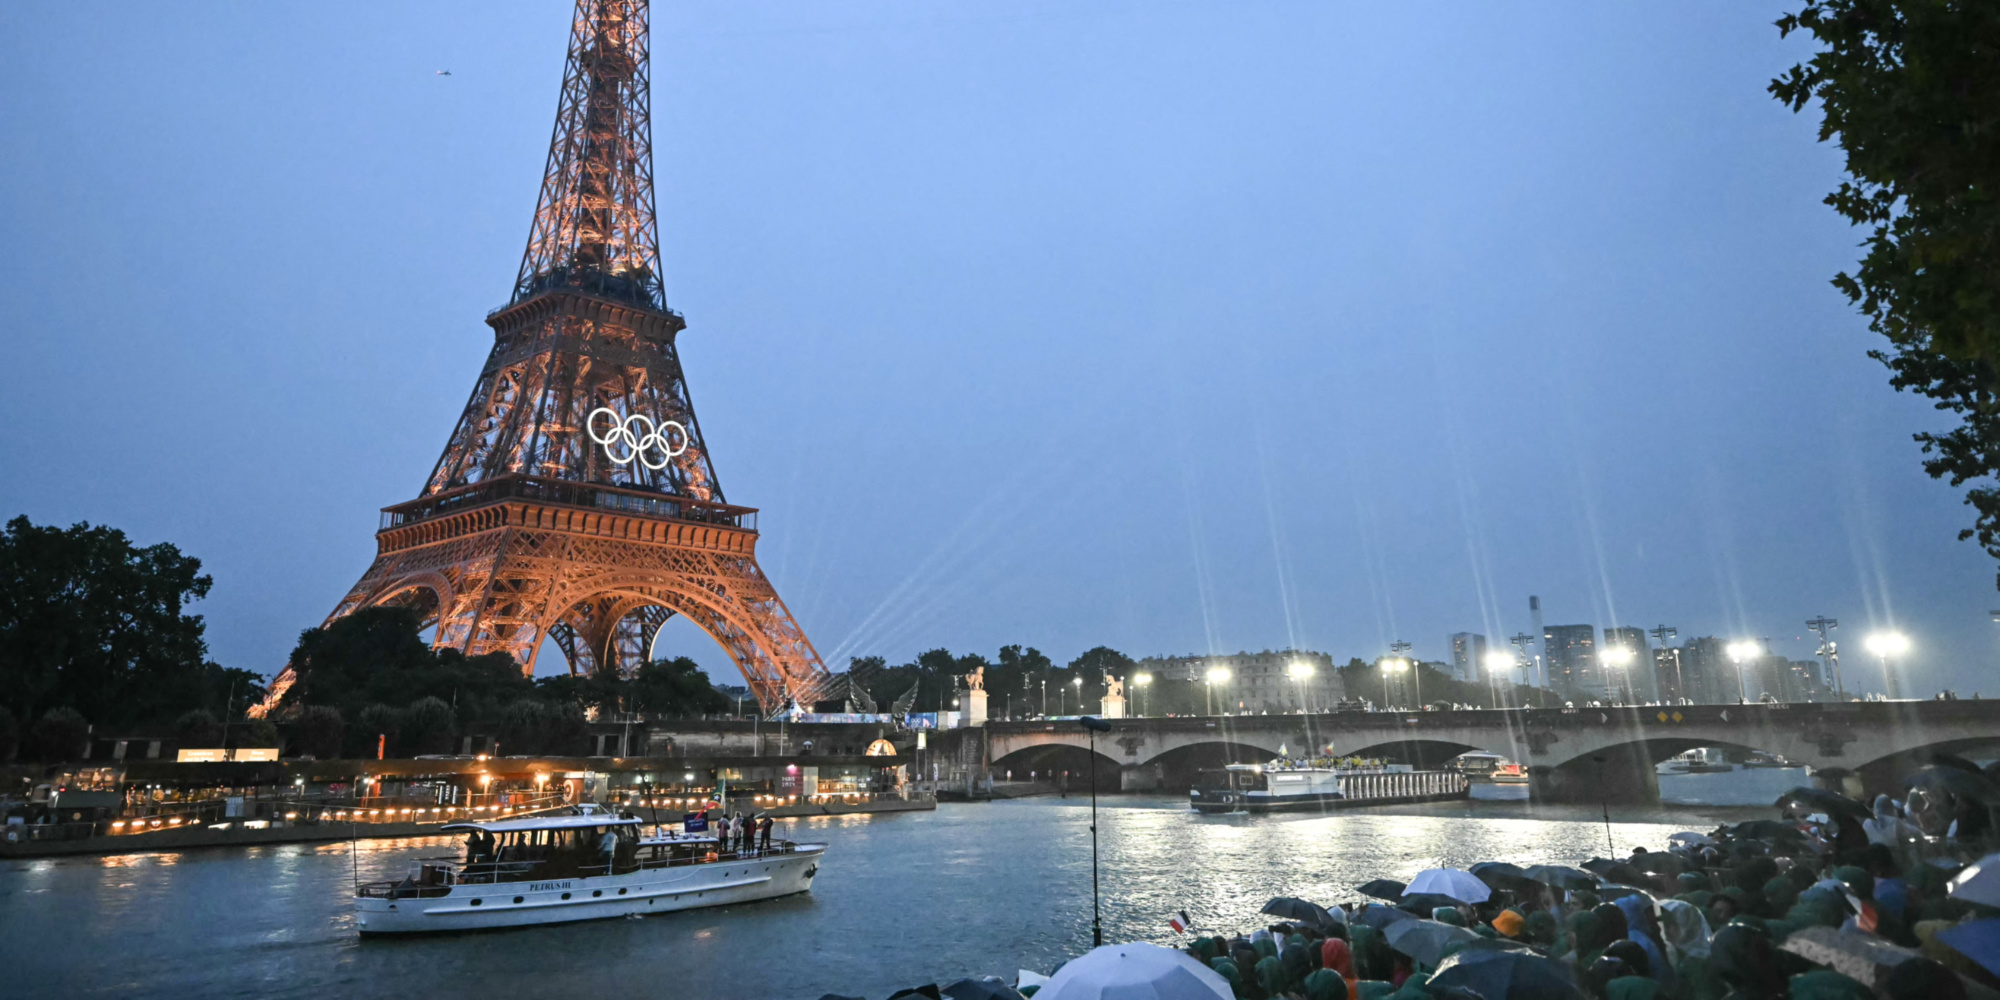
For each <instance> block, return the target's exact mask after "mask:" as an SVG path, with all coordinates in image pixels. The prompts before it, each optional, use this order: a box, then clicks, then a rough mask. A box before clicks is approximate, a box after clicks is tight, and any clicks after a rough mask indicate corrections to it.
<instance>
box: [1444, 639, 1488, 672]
mask: <svg viewBox="0 0 2000 1000" xmlns="http://www.w3.org/2000/svg"><path fill="white" fill-rule="evenodd" d="M1451 672H1452V676H1454V677H1457V678H1458V679H1459V680H1462V681H1465V682H1467V683H1478V682H1480V680H1481V679H1482V678H1484V677H1485V676H1486V637H1485V636H1483V635H1480V634H1478V633H1476V632H1453V633H1452V634H1451Z"/></svg>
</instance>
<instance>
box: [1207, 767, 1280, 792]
mask: <svg viewBox="0 0 2000 1000" xmlns="http://www.w3.org/2000/svg"><path fill="white" fill-rule="evenodd" d="M1195 787H1196V788H1199V789H1201V790H1202V791H1205V792H1207V791H1225V790H1233V791H1238V792H1261V791H1264V790H1266V789H1268V788H1269V787H1270V785H1269V783H1268V782H1267V781H1266V780H1265V778H1264V775H1263V773H1262V772H1260V771H1202V772H1201V773H1200V774H1198V775H1196V778H1195Z"/></svg>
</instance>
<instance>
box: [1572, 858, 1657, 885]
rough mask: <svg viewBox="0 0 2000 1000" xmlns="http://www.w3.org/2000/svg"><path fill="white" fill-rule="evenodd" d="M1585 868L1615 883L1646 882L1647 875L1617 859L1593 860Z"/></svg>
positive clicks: (1586, 863) (1587, 862) (1585, 863)
mask: <svg viewBox="0 0 2000 1000" xmlns="http://www.w3.org/2000/svg"><path fill="white" fill-rule="evenodd" d="M1583 867H1584V868H1586V869H1589V870H1590V871H1594V872H1596V873H1597V874H1599V875H1602V876H1604V877H1605V878H1607V879H1610V880H1611V881H1613V882H1644V881H1646V875H1645V873H1644V872H1641V871H1640V870H1639V869H1637V868H1634V867H1632V866H1631V865H1629V864H1627V863H1625V862H1623V861H1619V860H1617V859H1615V858H1591V859H1590V860H1589V861H1586V862H1584V863H1583Z"/></svg>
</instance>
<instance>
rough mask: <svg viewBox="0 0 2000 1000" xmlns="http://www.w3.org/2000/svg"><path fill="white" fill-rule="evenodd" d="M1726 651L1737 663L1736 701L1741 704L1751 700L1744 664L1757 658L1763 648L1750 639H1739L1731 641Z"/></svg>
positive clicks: (1732, 660) (1731, 659)
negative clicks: (1746, 686)
mask: <svg viewBox="0 0 2000 1000" xmlns="http://www.w3.org/2000/svg"><path fill="white" fill-rule="evenodd" d="M1726 651H1727V652H1728V653H1729V659H1730V661H1731V662H1733V663H1735V664H1736V703H1737V704H1739V705H1741V704H1744V703H1746V702H1748V701H1749V700H1750V696H1749V695H1748V694H1747V693H1746V691H1745V688H1744V684H1743V665H1744V664H1745V663H1748V662H1750V661H1751V660H1754V659H1756V658H1757V654H1759V653H1761V652H1763V650H1762V649H1760V648H1758V646H1757V644H1756V643H1754V642H1751V641H1750V640H1748V639H1739V640H1737V641H1735V642H1732V643H1730V644H1729V648H1728V649H1727V650H1726Z"/></svg>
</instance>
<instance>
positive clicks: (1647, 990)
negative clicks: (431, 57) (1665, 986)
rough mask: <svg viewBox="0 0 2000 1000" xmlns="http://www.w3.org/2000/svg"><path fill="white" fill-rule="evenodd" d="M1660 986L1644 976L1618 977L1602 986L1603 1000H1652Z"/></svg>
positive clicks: (1658, 992) (1657, 994)
mask: <svg viewBox="0 0 2000 1000" xmlns="http://www.w3.org/2000/svg"><path fill="white" fill-rule="evenodd" d="M1659 995H1660V984H1659V983H1657V982H1655V981H1653V980H1651V979H1648V978H1646V977H1645V976H1619V977H1618V978H1617V979H1613V980H1612V981H1610V982H1608V983H1605V984H1604V1000H1654V998H1656V997H1658V996H1659Z"/></svg>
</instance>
